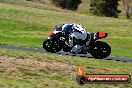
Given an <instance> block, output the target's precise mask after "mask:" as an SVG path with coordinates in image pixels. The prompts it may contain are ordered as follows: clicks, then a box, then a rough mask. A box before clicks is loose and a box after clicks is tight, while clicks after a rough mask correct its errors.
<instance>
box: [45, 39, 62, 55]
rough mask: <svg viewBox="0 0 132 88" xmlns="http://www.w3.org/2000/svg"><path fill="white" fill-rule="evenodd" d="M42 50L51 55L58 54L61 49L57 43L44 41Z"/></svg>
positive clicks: (50, 40) (51, 40)
mask: <svg viewBox="0 0 132 88" xmlns="http://www.w3.org/2000/svg"><path fill="white" fill-rule="evenodd" d="M43 48H44V49H45V50H46V51H47V52H51V53H56V52H59V51H60V50H61V49H62V48H61V46H60V44H59V42H57V41H55V40H54V39H52V38H51V39H46V40H45V41H44V42H43Z"/></svg>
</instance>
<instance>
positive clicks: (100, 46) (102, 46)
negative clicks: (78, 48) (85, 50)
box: [90, 41, 111, 59]
mask: <svg viewBox="0 0 132 88" xmlns="http://www.w3.org/2000/svg"><path fill="white" fill-rule="evenodd" d="M110 53H111V47H110V46H109V45H108V44H107V43H106V42H102V41H97V42H95V44H94V47H93V48H92V49H91V50H90V54H91V55H92V56H93V57H95V58H97V59H102V58H106V57H108V56H109V55H110Z"/></svg>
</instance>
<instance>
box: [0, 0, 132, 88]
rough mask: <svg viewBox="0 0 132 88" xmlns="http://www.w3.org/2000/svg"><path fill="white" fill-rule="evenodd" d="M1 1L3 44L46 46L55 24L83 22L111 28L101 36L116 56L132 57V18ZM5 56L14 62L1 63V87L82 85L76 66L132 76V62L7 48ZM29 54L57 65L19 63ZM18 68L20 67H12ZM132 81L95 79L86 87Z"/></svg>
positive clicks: (91, 26)
mask: <svg viewBox="0 0 132 88" xmlns="http://www.w3.org/2000/svg"><path fill="white" fill-rule="evenodd" d="M0 2H1V3H0V44H5V45H16V46H24V47H33V48H42V42H43V40H44V39H46V38H47V37H48V36H49V31H50V27H51V26H53V25H56V24H60V23H79V24H82V26H84V28H85V29H86V30H87V31H89V32H97V31H105V32H108V33H109V37H108V38H106V39H102V41H105V42H107V43H108V44H109V45H110V46H111V47H112V54H111V55H113V56H120V57H127V58H132V54H131V53H132V46H131V45H132V37H131V35H132V30H131V28H132V21H131V20H126V19H116V18H108V17H96V16H86V15H84V14H79V13H76V12H71V11H67V10H62V9H59V8H55V7H53V6H49V5H43V4H38V3H33V2H28V1H25V0H19V1H18V0H0ZM2 55H8V56H7V58H8V57H13V58H15V59H13V61H11V62H10V64H9V66H6V65H8V64H4V65H2V63H0V76H1V77H0V87H1V88H4V87H5V88H8V87H10V88H23V87H24V88H46V87H48V88H49V87H51V88H53V87H56V88H64V87H65V88H79V87H80V86H78V85H77V83H76V81H75V76H76V69H77V68H78V67H79V66H83V67H84V68H86V69H87V73H90V74H93V73H95V74H110V73H112V74H113V73H114V74H115V73H118V74H130V75H132V69H131V66H132V64H131V63H123V62H116V61H106V60H96V59H91V58H80V57H72V56H62V55H55V54H51V53H32V52H24V51H18V50H17V51H16V50H8V49H0V57H1V56H2ZM17 58H18V59H17ZM25 58H30V59H32V60H36V61H37V62H41V63H43V61H48V62H51V61H54V62H55V63H57V64H56V65H57V66H54V67H53V66H52V65H51V64H50V63H49V64H50V65H49V66H47V67H43V68H42V67H41V69H38V68H37V69H36V70H33V68H32V67H30V66H28V65H24V64H21V63H20V64H18V63H17V62H16V61H17V60H19V59H20V60H22V62H23V61H24V60H25ZM3 59H4V58H3ZM9 60H10V59H9ZM7 62H8V60H7ZM59 64H67V65H68V66H66V67H67V68H63V65H62V67H61V66H59ZM70 66H73V67H74V68H72V67H71V68H70ZM14 67H15V68H16V69H14V70H10V69H11V68H14ZM35 67H38V66H37V65H36V66H35ZM131 86H132V83H130V84H114V85H113V84H90V85H84V86H82V88H98V87H100V88H115V87H117V88H131Z"/></svg>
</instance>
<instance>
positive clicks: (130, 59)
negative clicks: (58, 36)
mask: <svg viewBox="0 0 132 88" xmlns="http://www.w3.org/2000/svg"><path fill="white" fill-rule="evenodd" d="M0 48H6V49H14V50H23V51H31V52H40V53H48V52H46V50H44V49H37V48H28V47H20V46H19V47H18V46H11V45H0ZM55 54H61V55H69V56H79V57H86V58H93V57H92V56H91V55H90V54H77V55H74V54H71V53H69V52H63V51H60V52H58V53H55ZM103 60H114V61H121V62H128V63H132V58H123V57H115V56H109V57H107V58H103Z"/></svg>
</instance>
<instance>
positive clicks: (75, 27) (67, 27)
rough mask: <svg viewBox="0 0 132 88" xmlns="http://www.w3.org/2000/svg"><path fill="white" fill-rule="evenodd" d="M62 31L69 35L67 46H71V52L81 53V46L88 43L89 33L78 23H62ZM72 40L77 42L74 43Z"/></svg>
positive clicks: (82, 49)
mask: <svg viewBox="0 0 132 88" xmlns="http://www.w3.org/2000/svg"><path fill="white" fill-rule="evenodd" d="M62 31H63V33H64V34H65V35H67V36H69V41H68V46H69V47H72V50H71V52H72V53H74V54H78V53H82V51H84V48H83V47H84V46H88V45H89V41H90V34H89V32H87V31H86V30H85V29H84V28H83V27H82V26H81V25H80V24H75V23H74V24H63V25H62ZM74 41H77V42H78V43H77V44H74Z"/></svg>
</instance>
